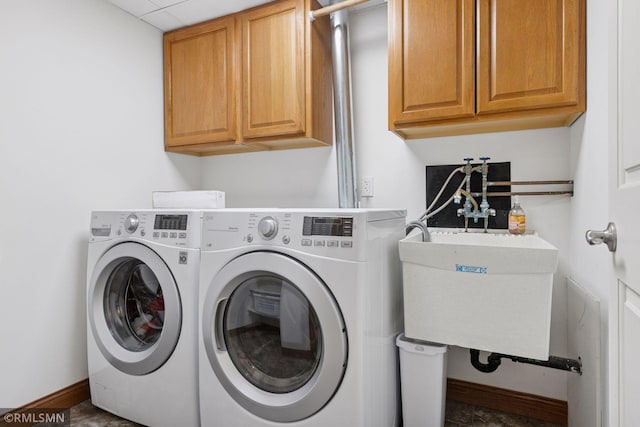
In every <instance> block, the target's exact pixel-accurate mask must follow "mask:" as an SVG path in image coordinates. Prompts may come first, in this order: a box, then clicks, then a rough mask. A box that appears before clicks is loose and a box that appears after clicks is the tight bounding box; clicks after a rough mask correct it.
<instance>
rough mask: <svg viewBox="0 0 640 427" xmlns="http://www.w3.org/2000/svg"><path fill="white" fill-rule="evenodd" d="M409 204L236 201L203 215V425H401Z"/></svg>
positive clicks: (258, 426)
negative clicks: (399, 339) (245, 204)
mask: <svg viewBox="0 0 640 427" xmlns="http://www.w3.org/2000/svg"><path fill="white" fill-rule="evenodd" d="M405 216H406V212H405V211H402V210H365V209H333V210H328V209H313V210H308V209H307V210H303V209H260V210H255V209H254V210H251V209H226V210H224V211H221V212H220V213H219V214H216V215H207V214H205V218H204V221H203V240H202V252H201V276H200V302H199V304H200V319H199V322H200V325H199V326H200V339H199V390H200V414H201V422H202V425H203V426H225V427H240V426H243V427H244V426H246V427H249V426H251V427H262V426H273V427H275V426H282V425H287V426H291V427H326V426H335V427H339V426H349V427H376V426H380V427H392V426H397V425H399V422H400V416H399V413H400V407H399V380H398V361H397V350H396V346H395V341H394V340H395V337H396V335H397V334H398V333H399V332H401V331H402V291H401V289H402V283H401V280H402V278H401V265H400V260H399V256H398V249H397V248H398V241H399V240H400V239H401V238H402V237H403V236H404V225H405Z"/></svg>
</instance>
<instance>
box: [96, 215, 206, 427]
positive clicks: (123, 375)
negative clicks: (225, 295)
mask: <svg viewBox="0 0 640 427" xmlns="http://www.w3.org/2000/svg"><path fill="white" fill-rule="evenodd" d="M202 215H203V212H202V211H174V210H164V211H161V210H135V211H95V212H92V214H91V237H90V241H89V249H88V250H89V253H88V262H87V267H88V268H87V320H88V325H87V354H88V367H89V385H90V389H91V401H92V403H93V404H94V405H95V406H97V407H100V408H102V409H105V410H106V411H109V412H111V413H113V414H116V415H118V416H120V417H122V418H126V419H129V420H131V421H135V422H136V423H140V424H144V425H147V426H154V427H155V426H167V427H169V426H170V427H174V426H178V425H179V426H198V425H200V421H199V420H200V416H199V409H198V385H197V336H198V332H197V329H198V328H197V317H198V314H197V312H198V277H199V267H200V239H201V225H202Z"/></svg>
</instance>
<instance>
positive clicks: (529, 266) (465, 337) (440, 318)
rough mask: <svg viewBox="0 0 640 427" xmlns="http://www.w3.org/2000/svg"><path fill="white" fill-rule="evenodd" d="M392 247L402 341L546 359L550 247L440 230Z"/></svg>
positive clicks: (529, 238) (554, 259)
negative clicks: (398, 269)
mask: <svg viewBox="0 0 640 427" xmlns="http://www.w3.org/2000/svg"><path fill="white" fill-rule="evenodd" d="M399 247H400V259H401V261H402V273H403V292H404V313H405V335H406V336H407V337H409V338H414V339H421V340H426V341H432V342H438V343H442V344H450V345H457V346H461V347H468V348H474V349H478V350H485V351H490V352H497V353H504V354H509V355H514V356H522V357H530V358H534V359H540V360H546V359H548V357H549V330H550V324H551V294H552V287H553V273H554V272H555V270H556V267H557V263H558V250H557V249H556V248H555V247H554V246H553V245H551V244H550V243H548V242H546V241H545V240H543V239H542V238H540V237H539V236H538V235H537V234H535V233H532V234H525V235H520V236H518V235H511V234H509V233H507V232H502V231H496V232H490V233H483V232H481V231H480V232H475V231H469V232H464V231H463V230H442V231H435V232H432V233H431V241H430V242H422V236H421V235H420V234H419V233H412V234H410V235H409V236H408V237H406V238H404V239H402V240H401V241H400V245H399Z"/></svg>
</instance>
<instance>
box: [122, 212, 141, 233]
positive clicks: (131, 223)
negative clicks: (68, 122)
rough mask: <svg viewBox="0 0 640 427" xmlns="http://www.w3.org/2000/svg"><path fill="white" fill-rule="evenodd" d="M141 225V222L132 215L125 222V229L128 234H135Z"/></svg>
mask: <svg viewBox="0 0 640 427" xmlns="http://www.w3.org/2000/svg"><path fill="white" fill-rule="evenodd" d="M139 224H140V220H139V219H138V217H137V216H136V215H135V214H131V215H129V216H128V217H127V219H125V220H124V229H125V230H127V233H134V232H135V231H136V230H137V229H138V225H139Z"/></svg>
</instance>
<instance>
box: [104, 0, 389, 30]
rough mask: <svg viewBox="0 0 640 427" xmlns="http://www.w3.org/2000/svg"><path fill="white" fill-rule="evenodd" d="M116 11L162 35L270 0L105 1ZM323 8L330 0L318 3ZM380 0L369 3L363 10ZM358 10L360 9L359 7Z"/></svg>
mask: <svg viewBox="0 0 640 427" xmlns="http://www.w3.org/2000/svg"><path fill="white" fill-rule="evenodd" d="M107 1H109V2H110V3H113V4H114V5H116V6H117V7H119V8H120V9H123V10H125V11H126V12H128V13H130V14H131V15H133V16H135V17H136V18H139V19H141V20H143V21H145V22H147V23H149V24H151V25H153V26H154V27H156V28H158V29H160V30H162V31H163V32H164V31H170V30H174V29H176V28H180V27H185V26H187V25H191V24H196V23H198V22H202V21H206V20H208V19H212V18H216V17H218V16H224V15H228V14H230V13H234V12H238V11H241V10H244V9H248V8H250V7H253V6H257V5H259V4H264V3H269V2H270V1H272V0H107ZM319 1H320V4H322V5H325V6H326V5H327V4H329V3H331V0H319ZM383 1H384V0H370V1H369V2H367V3H363V6H364V7H367V6H372V5H374V4H380V3H382V2H383ZM363 6H360V7H363Z"/></svg>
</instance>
